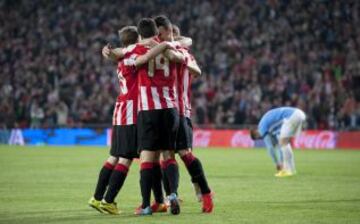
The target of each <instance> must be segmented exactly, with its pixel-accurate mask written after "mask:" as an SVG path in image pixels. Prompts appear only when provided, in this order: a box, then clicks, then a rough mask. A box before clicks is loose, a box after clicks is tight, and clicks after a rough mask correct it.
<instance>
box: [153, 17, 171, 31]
mask: <svg viewBox="0 0 360 224" xmlns="http://www.w3.org/2000/svg"><path fill="white" fill-rule="evenodd" d="M154 20H155V23H156V26H157V27H160V26H163V27H164V28H166V29H171V28H172V27H171V22H170V19H169V18H168V17H166V16H164V15H160V16H156V17H155V19H154Z"/></svg>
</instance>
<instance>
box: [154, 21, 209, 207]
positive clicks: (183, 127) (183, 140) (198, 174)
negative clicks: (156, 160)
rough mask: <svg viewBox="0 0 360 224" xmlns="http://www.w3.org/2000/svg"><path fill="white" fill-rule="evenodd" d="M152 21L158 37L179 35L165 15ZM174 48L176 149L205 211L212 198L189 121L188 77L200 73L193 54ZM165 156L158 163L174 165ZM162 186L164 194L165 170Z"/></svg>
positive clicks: (173, 159)
mask: <svg viewBox="0 0 360 224" xmlns="http://www.w3.org/2000/svg"><path fill="white" fill-rule="evenodd" d="M155 22H156V25H157V27H158V29H159V38H160V39H161V40H166V41H173V40H174V39H178V38H180V37H181V35H180V30H179V28H178V27H177V26H174V25H172V24H171V23H170V21H169V19H168V18H167V17H165V16H157V17H156V18H155ZM176 46H177V49H178V50H179V51H180V52H182V53H183V55H184V56H185V58H186V63H182V64H178V78H177V87H178V109H179V114H180V124H179V130H178V135H177V141H176V152H177V153H178V154H179V156H180V157H181V159H182V160H183V162H184V164H185V166H186V168H187V170H188V172H189V174H190V176H191V179H192V182H193V183H194V186H195V189H197V188H199V190H200V192H199V198H200V200H201V201H202V202H203V207H202V211H203V212H206V213H210V212H212V209H213V201H212V197H211V190H210V188H209V186H208V183H207V180H206V177H205V174H204V171H203V168H202V164H201V162H200V160H199V159H198V158H196V157H195V156H194V154H193V153H192V138H193V136H192V124H191V119H190V117H191V98H190V97H191V80H192V77H193V76H199V75H201V70H200V68H199V66H198V65H197V63H196V60H195V58H194V57H193V56H192V55H191V54H190V52H189V51H188V49H187V48H185V47H182V46H181V45H179V44H177V45H176ZM165 155H167V157H168V158H164V161H163V164H164V165H162V167H163V168H167V166H168V164H169V161H171V162H172V163H170V164H174V165H176V166H177V163H176V160H175V156H174V154H173V153H172V154H171V153H167V154H165ZM163 179H164V180H163V181H164V188H165V191H166V194H167V195H168V194H169V191H170V188H171V186H169V184H168V182H170V181H168V177H167V175H166V172H164V176H163Z"/></svg>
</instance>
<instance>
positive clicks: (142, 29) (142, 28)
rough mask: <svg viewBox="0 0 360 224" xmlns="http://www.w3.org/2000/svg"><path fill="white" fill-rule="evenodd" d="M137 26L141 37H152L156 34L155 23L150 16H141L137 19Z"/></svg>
mask: <svg viewBox="0 0 360 224" xmlns="http://www.w3.org/2000/svg"><path fill="white" fill-rule="evenodd" d="M137 28H138V32H139V34H140V36H141V37H143V38H149V37H153V36H156V35H157V34H158V30H157V27H156V23H155V21H154V20H153V19H151V18H142V19H141V20H140V21H139V23H138V25H137Z"/></svg>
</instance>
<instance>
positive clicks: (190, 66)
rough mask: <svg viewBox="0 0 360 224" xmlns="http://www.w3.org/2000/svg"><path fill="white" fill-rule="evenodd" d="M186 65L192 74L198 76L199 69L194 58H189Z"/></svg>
mask: <svg viewBox="0 0 360 224" xmlns="http://www.w3.org/2000/svg"><path fill="white" fill-rule="evenodd" d="M187 67H188V69H189V72H190V74H191V75H192V76H194V77H199V76H200V75H201V69H200V67H199V65H198V63H197V62H196V60H195V59H189V60H188V62H187Z"/></svg>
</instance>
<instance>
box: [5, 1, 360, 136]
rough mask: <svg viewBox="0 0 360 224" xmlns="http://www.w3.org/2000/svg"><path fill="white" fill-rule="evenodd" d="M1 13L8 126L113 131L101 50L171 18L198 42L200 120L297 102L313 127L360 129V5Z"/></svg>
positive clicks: (56, 6)
mask: <svg viewBox="0 0 360 224" xmlns="http://www.w3.org/2000/svg"><path fill="white" fill-rule="evenodd" d="M130 3H131V4H130ZM0 9H1V11H0V34H1V35H0V40H1V41H0V46H1V51H0V66H1V73H0V74H1V79H0V93H1V98H0V117H1V119H0V124H1V126H2V127H7V128H11V127H32V128H36V127H53V126H57V127H59V126H60V127H62V126H68V127H74V126H89V125H94V124H95V125H105V126H110V124H111V115H112V108H113V105H114V102H115V97H116V95H117V88H118V87H117V77H116V75H115V66H114V64H113V63H111V62H108V61H105V60H103V58H102V57H101V48H102V46H104V45H105V44H106V43H108V42H110V43H112V45H114V46H118V45H119V42H118V36H117V30H118V29H120V28H121V27H122V26H124V25H129V24H136V22H137V21H138V20H139V19H140V18H141V17H142V16H152V15H157V14H161V13H164V14H166V15H168V16H169V17H170V18H171V20H172V21H173V22H174V23H175V24H178V25H179V26H180V27H181V30H182V32H183V34H184V35H186V36H190V37H192V38H193V47H192V50H193V52H194V53H195V55H196V58H197V60H198V62H199V64H200V65H201V68H202V70H203V76H202V77H201V78H199V79H197V80H194V83H193V116H194V123H195V124H197V125H205V126H210V127H218V128H225V127H226V128H229V127H237V126H241V125H251V124H255V123H256V122H257V121H258V119H259V118H260V116H261V115H262V114H263V113H264V112H265V111H267V110H268V109H270V108H271V107H276V106H280V105H293V106H296V107H299V108H302V109H303V110H304V111H305V112H306V114H307V116H308V128H313V129H347V130H349V129H356V128H357V129H358V128H359V126H360V105H359V101H360V81H359V77H360V26H359V25H358V24H360V14H359V12H360V2H359V1H356V0H347V1H326V0H323V1H311V0H302V1H287V0H278V1H277V0H268V1H265V0H256V1H254V0H246V1H236V0H228V1H217V0H212V1H200V0H182V1H180V0H179V1H175V0H155V1H149V0H147V1H94V0H91V1H47V0H32V1H26V0H22V1H11V0H4V1H1V2H0Z"/></svg>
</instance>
